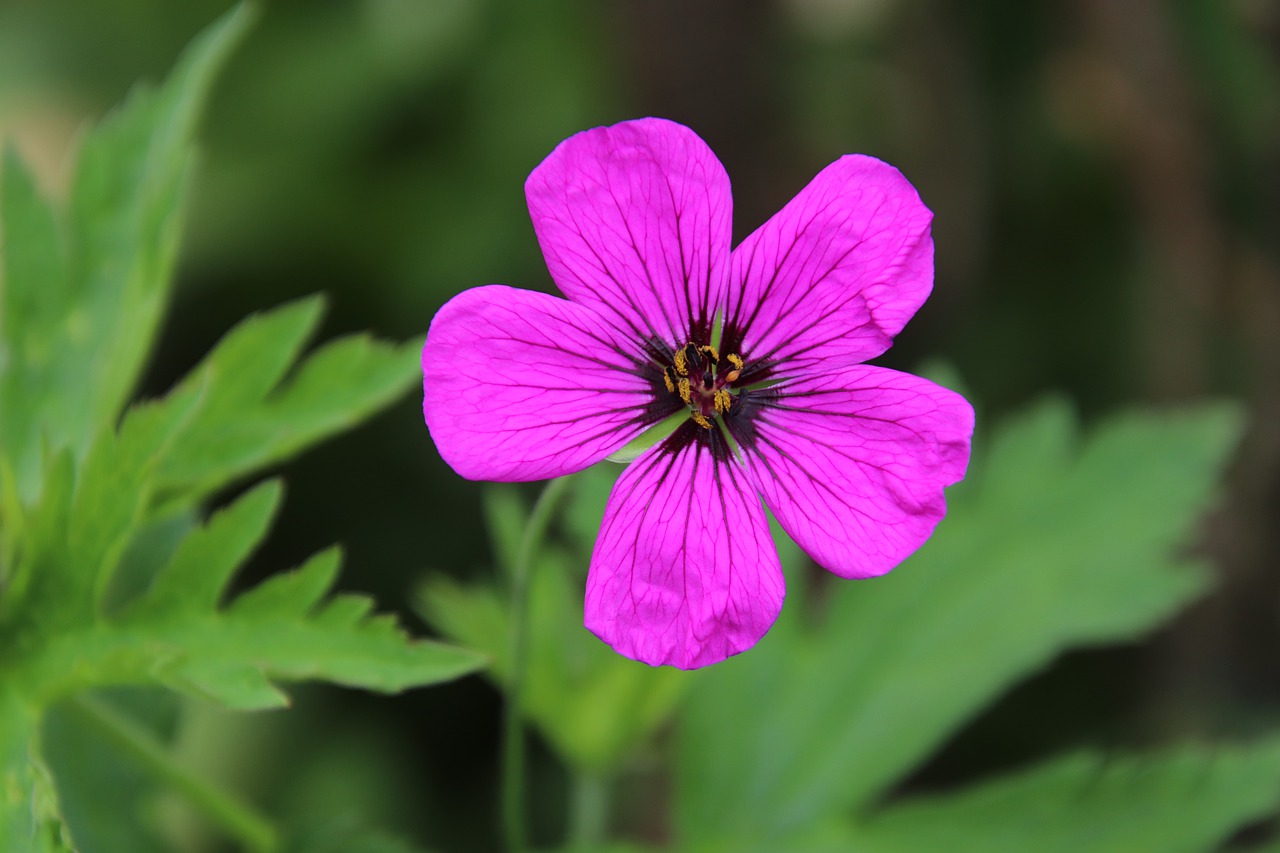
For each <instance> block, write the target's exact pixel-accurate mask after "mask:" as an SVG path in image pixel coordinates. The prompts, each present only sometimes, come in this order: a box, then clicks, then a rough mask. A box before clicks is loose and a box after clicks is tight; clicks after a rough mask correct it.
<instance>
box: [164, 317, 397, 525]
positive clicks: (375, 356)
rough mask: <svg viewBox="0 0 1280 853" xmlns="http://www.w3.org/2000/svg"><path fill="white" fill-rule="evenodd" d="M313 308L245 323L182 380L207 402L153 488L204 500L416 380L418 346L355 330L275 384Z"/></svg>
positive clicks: (376, 406) (381, 403) (338, 427)
mask: <svg viewBox="0 0 1280 853" xmlns="http://www.w3.org/2000/svg"><path fill="white" fill-rule="evenodd" d="M319 307H320V303H319V301H318V300H315V299H309V300H303V301H300V302H296V303H293V304H290V305H286V306H284V307H282V308H277V309H275V310H274V311H271V312H267V313H264V314H260V315H257V316H254V317H251V318H249V319H248V320H245V321H244V322H243V323H241V324H240V325H239V326H237V327H236V328H235V329H233V330H232V331H231V332H230V333H228V335H227V336H226V338H224V339H223V341H222V342H221V343H220V344H219V345H218V346H217V348H215V349H214V351H213V352H212V353H211V354H210V355H209V357H208V358H206V359H205V360H204V361H203V362H202V363H201V364H200V365H199V366H197V367H196V368H195V369H194V370H193V371H192V373H191V375H190V376H189V377H188V378H187V379H185V380H183V382H182V383H181V384H180V385H179V386H178V391H179V392H181V391H182V390H183V389H186V388H187V387H188V386H192V385H195V384H201V383H203V384H204V385H205V386H206V387H207V391H206V393H205V404H204V405H202V407H201V409H200V411H199V412H198V413H197V414H196V415H195V416H194V417H193V418H192V421H191V423H190V424H189V426H188V428H187V429H186V430H185V431H184V433H183V436H182V441H181V442H180V443H179V444H178V445H176V446H175V448H174V451H173V452H172V453H170V454H168V455H167V456H166V458H165V459H164V460H163V462H162V464H161V465H160V467H159V471H158V473H157V488H158V490H159V491H160V492H162V493H164V494H167V495H168V496H170V497H171V498H175V499H181V500H184V501H191V500H194V499H198V498H200V497H203V496H205V495H207V494H209V493H210V492H212V491H213V490H215V489H217V488H219V487H221V486H224V485H226V484H227V483H230V482H232V481H233V480H235V479H237V478H239V477H243V476H244V475H246V474H249V473H251V472H253V471H255V470H257V469H260V468H262V467H265V466H267V465H270V464H272V463H274V462H277V461H280V460H282V459H285V458H287V457H288V456H291V455H293V454H294V453H296V452H298V451H299V450H301V449H302V448H304V447H306V446H308V445H310V444H312V443H314V442H316V441H319V440H320V439H322V438H324V437H326V436H328V435H331V434H333V433H335V432H339V431H341V430H343V429H347V428H349V427H351V426H354V425H355V424H357V423H359V422H360V421H361V420H363V419H364V418H366V417H368V416H369V415H370V414H371V413H373V412H374V411H376V410H378V409H380V408H382V407H383V406H385V405H386V404H387V403H389V402H391V401H392V400H394V399H396V398H397V397H399V396H400V395H401V394H403V393H404V392H405V391H406V390H407V389H408V388H409V387H410V386H411V385H412V384H413V383H414V382H415V381H417V378H418V375H419V369H418V364H417V358H416V355H415V353H416V352H417V348H418V344H417V343H412V344H408V345H402V346H395V345H390V344H386V343H382V342H379V341H374V340H373V339H371V338H369V337H368V336H366V335H353V336H349V337H346V338H340V339H338V340H335V341H332V342H330V343H328V344H325V345H324V346H322V347H321V348H320V349H318V350H317V351H316V352H315V353H313V354H312V355H311V356H309V357H308V358H307V359H305V360H304V361H303V362H302V363H301V364H300V365H299V366H298V367H297V369H296V370H295V371H294V373H293V376H292V377H291V378H286V379H284V380H283V382H281V379H282V377H283V376H284V374H285V372H286V369H287V368H288V367H289V366H290V365H291V363H292V358H293V357H294V356H295V355H296V353H297V352H298V351H299V349H300V348H301V345H302V342H303V340H304V339H305V337H306V335H307V334H308V333H309V332H310V330H311V329H312V328H313V327H314V325H315V322H316V320H317V319H318V311H319Z"/></svg>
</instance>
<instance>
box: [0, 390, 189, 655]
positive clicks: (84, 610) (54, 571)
mask: <svg viewBox="0 0 1280 853" xmlns="http://www.w3.org/2000/svg"><path fill="white" fill-rule="evenodd" d="M199 391H200V389H198V388H193V389H190V390H188V391H185V392H184V393H181V394H176V395H173V396H172V397H171V398H170V399H168V400H166V401H165V402H164V404H163V405H159V404H149V405H144V406H137V407H135V408H133V409H131V410H130V412H129V414H128V416H127V417H126V418H125V420H124V423H123V424H122V425H121V427H120V431H119V433H118V434H117V433H116V432H115V431H114V430H112V429H110V428H106V429H103V430H102V431H100V432H99V434H98V435H97V437H96V438H95V440H94V442H93V444H92V446H91V447H90V448H89V452H88V454H87V456H86V457H85V459H84V462H83V468H82V470H80V471H78V472H76V471H75V463H74V461H73V460H72V458H71V453H70V451H69V450H64V451H63V452H62V453H60V454H58V456H57V457H56V459H57V460H58V466H59V467H57V468H56V469H54V470H52V471H51V473H50V474H49V475H46V476H48V477H51V478H53V485H54V488H52V489H50V488H49V487H48V484H46V487H45V489H44V494H42V496H41V498H40V501H39V503H38V504H37V506H36V507H35V509H34V510H33V511H32V517H33V519H34V520H33V525H35V526H36V527H37V529H36V530H33V532H32V535H31V536H30V537H29V541H28V542H27V543H26V545H25V547H24V549H23V553H22V555H21V558H20V560H19V562H18V565H17V567H16V569H15V572H14V584H13V588H12V589H10V590H9V592H8V595H7V596H6V597H5V599H4V601H3V603H2V604H0V615H2V616H3V617H4V618H3V620H0V621H3V622H5V623H12V624H13V626H14V627H15V628H21V627H23V626H27V627H28V628H29V629H30V630H31V631H32V632H33V633H35V634H53V633H57V632H58V631H61V630H64V629H67V628H71V627H78V626H84V625H87V624H90V623H91V622H92V621H93V620H94V619H95V618H96V616H97V613H98V609H99V606H100V605H101V603H102V601H103V598H104V597H105V595H106V592H107V589H108V587H109V586H110V584H111V580H112V577H113V575H114V573H115V569H116V567H117V565H118V564H119V561H120V558H121V556H122V555H123V553H124V551H125V549H126V548H127V547H128V545H129V542H130V540H131V537H132V536H133V535H134V533H135V532H136V530H137V528H138V527H139V525H140V524H141V523H142V521H143V519H144V515H145V510H146V508H147V505H148V501H149V499H150V497H151V490H152V486H151V481H152V476H153V473H154V469H155V466H156V463H157V461H158V460H159V459H161V458H162V457H163V456H164V454H165V453H166V452H167V451H168V449H169V448H170V447H171V446H172V444H173V442H174V441H175V440H176V439H177V438H178V436H179V435H180V434H181V431H182V428H183V425H184V423H185V422H186V421H187V419H188V418H190V417H191V415H192V412H193V411H194V410H195V408H196V405H197V403H198V401H199ZM72 487H73V492H72V494H71V496H70V499H69V505H68V498H67V496H66V495H65V494H64V489H66V488H72Z"/></svg>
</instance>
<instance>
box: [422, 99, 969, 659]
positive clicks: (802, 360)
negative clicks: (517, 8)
mask: <svg viewBox="0 0 1280 853" xmlns="http://www.w3.org/2000/svg"><path fill="white" fill-rule="evenodd" d="M525 194H526V197H527V198H528V202H529V212H530V214H531V215H532V218H533V226H534V230H535V231H536V232H537V236H538V241H539V243H540V244H541V246H542V252H543V254H544V255H545V257H546V261H547V267H548V269H549V270H550V272H551V277H552V279H553V280H554V281H555V283H556V285H557V286H558V287H559V288H560V291H561V292H562V293H564V295H565V296H566V297H568V298H567V299H560V298H557V297H554V296H549V295H547V294H544V293H536V292H532V291H527V290H516V289H514V288H509V287H503V286H500V285H491V286H488V287H478V288H475V289H473V290H468V291H466V292H464V293H462V294H460V295H459V296H457V297H455V298H454V299H453V300H451V301H450V302H449V303H448V304H446V305H445V306H444V307H443V308H442V309H440V313H439V314H437V315H436V317H435V319H434V320H433V321H432V323H431V330H430V332H429V334H428V335H427V342H426V346H425V348H424V349H423V351H422V368H423V374H424V381H423V387H424V391H425V399H424V401H423V413H424V414H425V416H426V421H427V426H428V428H429V429H430V431H431V435H432V438H433V439H434V440H435V442H436V446H437V447H438V448H439V450H440V455H441V456H443V457H444V459H445V461H446V462H448V463H449V464H450V465H451V466H452V467H453V469H454V470H455V471H457V472H458V473H459V474H461V475H462V476H464V477H468V478H471V479H476V480H505V481H516V480H541V479H547V478H551V477H559V476H561V475H563V474H569V473H572V472H574V471H578V470H581V469H582V468H585V467H587V466H589V465H591V464H593V463H596V462H599V461H601V460H603V459H605V458H606V457H607V456H609V455H610V454H613V453H614V452H616V451H618V450H619V449H620V448H622V447H623V445H625V444H627V442H629V441H631V440H632V439H634V438H636V437H637V436H638V435H640V434H641V433H642V432H644V431H645V430H647V429H649V428H650V427H653V426H654V425H656V424H658V423H659V422H661V421H664V420H666V419H668V418H671V417H672V416H675V415H679V417H680V418H682V419H683V422H682V423H680V425H679V426H678V427H677V428H676V429H675V431H674V432H673V433H671V434H670V436H669V437H667V438H665V439H663V440H662V441H660V442H659V443H657V444H655V445H654V446H652V447H651V448H649V449H648V450H646V451H644V452H643V453H642V454H641V455H640V456H639V458H637V459H636V460H635V461H634V462H632V463H631V465H630V466H629V467H628V468H627V469H626V470H625V471H623V473H622V475H621V476H620V477H619V478H618V481H617V484H616V485H615V486H614V489H613V493H612V494H611V495H610V496H609V501H608V504H607V506H606V508H605V515H604V523H603V525H602V526H601V529H600V536H599V538H598V540H597V542H596V546H595V551H594V553H593V554H592V556H591V567H590V570H589V573H588V576H587V590H586V607H585V611H586V625H587V627H588V628H589V629H591V631H593V632H594V633H595V634H596V635H597V636H598V637H600V639H602V640H604V641H605V642H606V643H608V644H609V645H611V646H612V647H613V648H614V649H615V650H617V651H618V652H620V653H622V654H624V655H626V656H628V657H631V658H635V659H637V660H641V661H644V662H646V663H649V664H654V665H657V664H671V665H674V666H678V667H681V668H684V669H691V668H695V667H700V666H705V665H707V664H712V663H716V662H717V661H721V660H724V659H725V658H727V657H729V656H730V655H734V654H737V653H738V652H741V651H743V650H745V649H748V648H750V647H751V646H752V645H754V644H755V642H756V641H757V640H759V639H760V638H761V637H762V636H764V634H765V632H766V631H768V630H769V627H770V626H771V625H772V624H773V623H774V621H775V620H776V619H777V617H778V613H779V611H780V610H781V608H782V598H783V592H784V583H783V577H782V571H781V569H780V567H779V564H778V555H777V552H776V550H775V549H774V546H773V542H772V540H771V538H770V535H769V525H768V523H767V520H766V516H765V511H764V506H768V508H769V509H770V510H772V512H773V514H774V515H775V516H776V517H777V519H778V521H779V522H780V523H781V525H782V527H783V528H784V529H785V530H786V531H787V533H788V534H790V535H791V537H792V538H793V539H795V540H796V542H797V543H799V544H800V546H801V547H802V548H804V550H805V551H806V552H807V553H808V554H809V555H810V556H812V557H813V559H814V560H816V561H817V562H818V563H819V564H820V565H822V566H824V567H825V568H827V569H829V570H830V571H832V572H834V573H836V574H838V575H840V576H842V577H847V578H867V577H873V576H876V575H880V574H883V573H885V572H887V571H889V570H890V569H892V568H893V567H894V566H896V565H897V564H898V563H899V562H901V561H902V560H903V559H904V558H905V557H906V556H907V555H909V554H910V553H911V552H912V551H914V550H915V549H916V548H917V547H919V546H920V545H921V543H923V542H924V541H925V539H927V538H928V537H929V535H930V534H931V533H932V532H933V529H934V527H935V526H936V525H937V523H938V521H939V520H940V519H941V518H942V516H943V514H944V513H945V511H946V504H945V502H944V500H943V487H944V486H947V485H950V484H951V483H954V482H956V481H958V480H959V479H961V478H962V477H963V476H964V472H965V468H966V466H967V465H968V461H969V439H970V435H971V433H972V431H973V409H972V408H971V407H970V406H969V404H968V402H966V401H965V399H964V398H963V397H961V396H959V395H958V394H955V393H954V392H951V391H948V390H946V389H945V388H941V387H939V386H937V385H935V384H933V383H931V382H928V381H926V380H924V379H920V378H918V377H916V376H911V375H909V374H905V373H899V372H896V371H893V370H888V369H885V368H882V367H872V366H868V365H865V364H863V362H865V361H867V360H868V359H871V358H875V357H876V356H878V355H880V354H882V353H883V352H884V351H885V350H887V349H888V348H889V346H890V343H891V342H892V340H893V337H894V335H896V334H897V333H898V332H899V330H901V329H902V327H903V326H904V325H905V324H906V322H907V320H909V319H910V318H911V316H912V315H913V314H915V312H916V310H917V309H918V308H919V307H920V305H921V304H922V303H923V302H924V300H925V298H926V297H927V296H928V295H929V291H930V290H931V288H932V286H933V240H932V238H931V237H930V234H929V224H930V221H931V219H932V214H931V213H930V212H929V210H928V209H927V208H925V207H924V205H923V204H922V203H921V202H920V198H919V196H918V195H917V194H916V192H915V190H914V189H913V188H912V187H911V185H910V184H909V183H907V181H906V179H904V178H903V177H902V175H901V174H900V173H899V172H898V171H897V170H896V169H894V168H892V167H891V166H888V165H886V164H885V163H882V162H880V161H879V160H875V159H873V158H870V157H863V156H846V157H842V158H841V159H839V160H837V161H836V162H835V163H832V164H831V165H830V166H828V167H827V168H825V169H823V170H822V172H820V173H819V174H818V176H817V177H816V178H814V180H813V181H812V182H811V183H810V184H809V185H808V186H807V187H805V188H804V190H802V191H801V193H800V194H799V195H798V196H796V197H795V198H794V199H792V200H791V202H789V203H788V204H787V206H786V207H784V208H783V209H782V210H781V211H780V212H779V213H777V214H776V215H775V216H774V217H773V218H772V219H770V220H769V221H768V222H766V223H765V224H764V225H762V226H761V227H760V228H759V229H757V230H756V232H755V233H754V234H752V235H751V236H750V237H748V238H747V239H746V240H745V241H743V243H742V244H741V245H739V246H738V248H736V249H734V250H733V251H730V216H731V207H732V198H731V196H730V191H729V178H728V176H727V175H726V173H725V170H724V167H723V166H721V165H720V162H719V161H718V160H717V159H716V157H715V155H714V154H712V153H711V150H710V149H709V148H708V147H707V146H706V144H705V143H704V142H703V141H702V140H701V139H699V138H698V137H697V135H695V134H694V133H693V132H692V131H691V130H689V129H688V128H686V127H683V126H681V125H679V124H675V123H673V122H669V121H664V120H660V119H652V118H650V119H640V120H638V121H630V122H624V123H622V124H617V125H614V126H612V127H603V128H596V129H595V130H589V131H586V132H584V133H580V134H578V135H576V136H573V137H571V138H569V139H567V140H565V141H564V142H562V143H561V144H560V145H559V146H558V147H557V148H556V149H555V151H553V152H551V155H550V156H548V157H547V159H546V160H544V161H543V162H542V164H541V165H539V166H538V167H537V168H536V169H534V171H533V174H532V175H530V176H529V180H528V181H527V182H526V184H525ZM761 498H763V501H764V505H762V504H761Z"/></svg>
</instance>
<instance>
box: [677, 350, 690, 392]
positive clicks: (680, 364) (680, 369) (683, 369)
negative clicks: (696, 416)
mask: <svg viewBox="0 0 1280 853" xmlns="http://www.w3.org/2000/svg"><path fill="white" fill-rule="evenodd" d="M674 361H675V367H676V373H679V374H680V375H681V376H688V375H689V359H688V358H686V357H685V354H684V348H683V347H682V348H680V349H678V350H676V355H675V360H674ZM685 402H686V403H687V402H689V401H688V400H685Z"/></svg>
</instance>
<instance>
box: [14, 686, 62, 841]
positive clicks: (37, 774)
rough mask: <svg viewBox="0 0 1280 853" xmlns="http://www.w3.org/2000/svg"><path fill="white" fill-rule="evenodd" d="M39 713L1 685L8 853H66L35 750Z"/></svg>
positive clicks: (46, 778) (49, 786)
mask: <svg viewBox="0 0 1280 853" xmlns="http://www.w3.org/2000/svg"><path fill="white" fill-rule="evenodd" d="M38 726H39V712H38V710H37V709H36V708H35V707H34V706H33V705H31V704H30V703H29V702H27V701H25V700H24V699H23V698H22V697H20V696H19V695H18V694H17V693H16V692H15V691H13V690H11V689H9V688H8V687H6V686H5V685H4V684H2V683H0V838H2V839H4V849H5V851H6V853H55V851H56V853H63V851H66V853H70V851H71V841H70V839H69V838H68V837H67V834H66V827H65V826H64V825H63V823H62V820H61V819H60V818H59V816H58V807H57V797H56V795H55V794H54V790H53V782H52V780H51V779H50V777H49V773H48V770H47V769H46V768H45V766H44V763H43V761H42V760H41V759H40V757H39V751H38V747H37V741H38V732H37V729H38Z"/></svg>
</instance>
